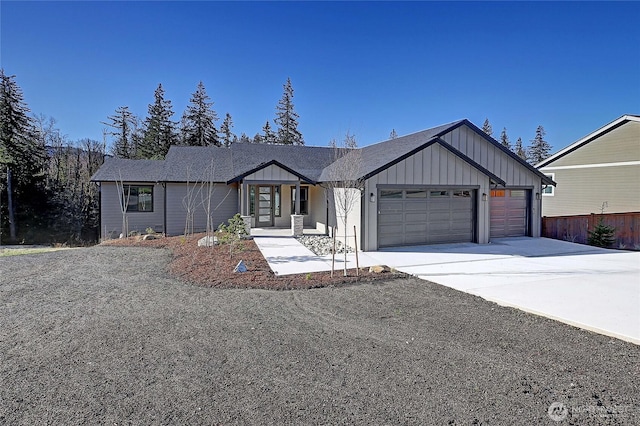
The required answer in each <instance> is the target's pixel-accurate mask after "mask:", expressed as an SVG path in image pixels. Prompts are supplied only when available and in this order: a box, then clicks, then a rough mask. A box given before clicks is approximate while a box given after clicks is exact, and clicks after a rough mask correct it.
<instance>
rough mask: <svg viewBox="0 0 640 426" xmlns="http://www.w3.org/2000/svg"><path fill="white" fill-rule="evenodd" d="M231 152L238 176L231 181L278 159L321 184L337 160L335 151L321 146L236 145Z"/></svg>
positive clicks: (235, 175)
mask: <svg viewBox="0 0 640 426" xmlns="http://www.w3.org/2000/svg"><path fill="white" fill-rule="evenodd" d="M231 151H232V153H233V154H232V155H233V168H234V176H232V177H230V178H229V180H231V179H233V178H236V177H239V176H242V175H243V174H245V173H247V172H249V171H251V170H255V169H256V168H257V167H259V166H260V165H263V164H266V163H269V162H270V161H273V160H275V161H277V162H278V163H280V164H282V165H283V166H286V167H288V168H290V169H292V170H294V171H296V172H297V173H298V174H300V175H302V176H304V177H306V178H309V179H311V180H313V181H315V182H317V181H318V179H319V178H320V174H321V173H322V169H324V168H325V167H326V166H328V165H329V164H331V162H332V161H333V159H334V151H333V150H332V149H331V148H328V147H319V146H294V145H263V144H251V143H236V144H234V145H232V146H231Z"/></svg>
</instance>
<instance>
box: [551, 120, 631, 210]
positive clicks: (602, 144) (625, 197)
mask: <svg viewBox="0 0 640 426" xmlns="http://www.w3.org/2000/svg"><path fill="white" fill-rule="evenodd" d="M540 171H541V172H543V173H546V174H553V177H554V180H555V181H556V182H557V183H558V186H557V187H556V188H554V192H553V195H545V196H543V197H542V198H543V199H542V215H543V216H571V215H580V214H590V213H600V211H601V208H602V203H605V202H606V206H605V210H604V211H605V213H625V212H637V211H640V122H637V121H630V122H627V123H625V124H623V125H622V126H620V127H618V128H616V129H614V130H612V131H610V132H608V133H606V134H604V135H602V136H599V137H598V138H597V139H594V140H592V141H590V142H588V143H586V144H585V145H582V146H580V147H579V148H577V149H576V150H575V151H572V152H569V153H568V154H565V155H564V156H562V157H560V158H558V159H557V160H554V161H552V162H550V163H549V164H548V165H547V166H544V167H541V168H540Z"/></svg>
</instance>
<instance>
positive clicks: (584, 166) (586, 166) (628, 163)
mask: <svg viewBox="0 0 640 426" xmlns="http://www.w3.org/2000/svg"><path fill="white" fill-rule="evenodd" d="M621 166H640V161H622V162H618V163H595V164H578V165H575V166H550V167H541V168H540V171H541V172H544V171H546V170H567V169H591V168H596V167H621Z"/></svg>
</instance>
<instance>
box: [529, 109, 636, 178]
mask: <svg viewBox="0 0 640 426" xmlns="http://www.w3.org/2000/svg"><path fill="white" fill-rule="evenodd" d="M630 121H637V122H640V115H633V114H626V115H623V116H622V117H620V118H617V119H616V120H613V121H612V122H611V123H609V124H606V125H604V126H602V127H601V128H599V129H598V130H596V131H595V132H592V133H589V134H588V135H587V136H585V137H583V138H582V139H579V140H578V141H576V142H574V143H572V144H571V145H569V146H567V147H566V148H563V149H561V150H560V151H558V152H556V153H555V154H553V155H551V156H550V157H548V158H546V159H544V160H542V161H541V162H539V163H538V164H536V168H538V169H539V168H542V167H545V166H548V165H549V164H551V163H553V162H554V161H556V160H558V159H560V158H562V157H564V156H565V155H567V154H570V153H572V152H573V151H575V150H576V149H578V148H580V147H583V146H584V145H586V144H588V143H589V142H591V141H593V140H595V139H597V138H599V137H601V136H602V135H605V134H607V133H609V132H611V131H612V130H615V129H617V128H618V127H620V126H622V125H624V124H625V123H628V122H630Z"/></svg>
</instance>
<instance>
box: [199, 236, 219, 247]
mask: <svg viewBox="0 0 640 426" xmlns="http://www.w3.org/2000/svg"><path fill="white" fill-rule="evenodd" d="M217 245H218V237H216V236H209V237H202V238H200V239H199V240H198V247H213V246H217Z"/></svg>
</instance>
